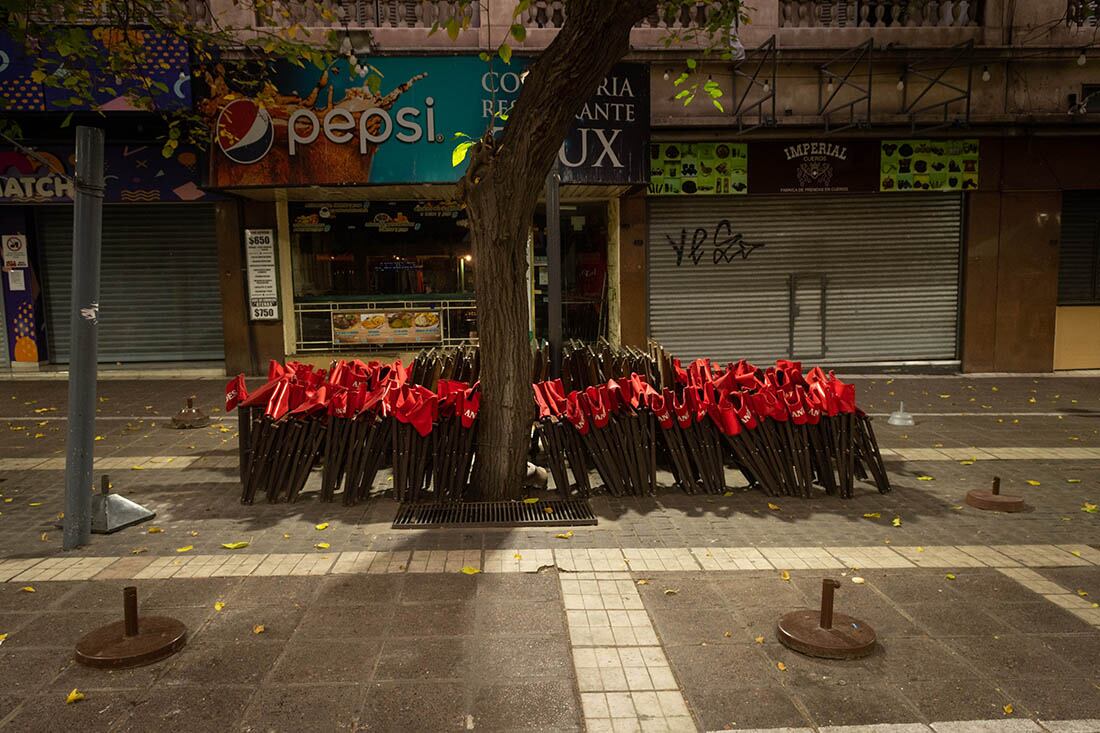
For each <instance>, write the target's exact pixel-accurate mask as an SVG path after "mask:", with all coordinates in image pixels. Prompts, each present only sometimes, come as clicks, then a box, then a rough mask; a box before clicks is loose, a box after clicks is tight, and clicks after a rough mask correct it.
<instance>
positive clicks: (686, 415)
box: [672, 389, 692, 430]
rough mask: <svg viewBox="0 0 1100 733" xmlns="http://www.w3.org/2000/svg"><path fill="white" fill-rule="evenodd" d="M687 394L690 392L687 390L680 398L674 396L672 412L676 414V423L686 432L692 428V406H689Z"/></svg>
mask: <svg viewBox="0 0 1100 733" xmlns="http://www.w3.org/2000/svg"><path fill="white" fill-rule="evenodd" d="M687 393H688V390H686V389H685V390H684V391H683V393H682V396H681V397H680V398H678V397H676V394H675V393H673V395H672V410H673V412H674V413H675V414H676V422H677V423H679V425H680V427H681V428H683V429H684V430H687V429H688V428H690V427H691V422H692V412H691V406H690V405H689V404H688V397H687Z"/></svg>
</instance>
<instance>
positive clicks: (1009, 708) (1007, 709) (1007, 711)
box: [1001, 400, 1035, 715]
mask: <svg viewBox="0 0 1100 733" xmlns="http://www.w3.org/2000/svg"><path fill="white" fill-rule="evenodd" d="M1034 401H1035V400H1032V402H1034ZM1001 709H1002V710H1004V711H1005V715H1012V711H1013V707H1012V703H1009V704H1008V705H1005V706H1004V707H1003V708H1001Z"/></svg>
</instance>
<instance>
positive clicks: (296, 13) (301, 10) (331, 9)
mask: <svg viewBox="0 0 1100 733" xmlns="http://www.w3.org/2000/svg"><path fill="white" fill-rule="evenodd" d="M477 5H478V4H477V3H466V5H465V7H463V6H461V5H460V4H459V3H458V2H456V1H455V0H325V2H322V3H317V2H306V3H302V2H296V1H295V0H282V1H281V2H275V3H272V4H271V6H270V9H268V10H266V12H264V13H257V17H256V23H257V25H260V26H288V25H293V24H298V25H300V26H302V27H303V28H324V27H335V28H342V27H343V26H344V25H345V24H347V26H348V27H349V28H431V27H432V26H433V25H436V24H438V25H440V26H443V25H446V23H447V22H448V21H449V20H451V19H452V18H456V17H460V16H465V17H466V23H465V26H466V27H474V28H476V27H477V26H478V25H480V22H481V16H480V14H479V13H478V8H477Z"/></svg>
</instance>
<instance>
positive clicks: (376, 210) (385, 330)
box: [289, 201, 475, 351]
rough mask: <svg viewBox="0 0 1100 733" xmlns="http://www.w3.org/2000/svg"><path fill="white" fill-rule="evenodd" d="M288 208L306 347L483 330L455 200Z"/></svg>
mask: <svg viewBox="0 0 1100 733" xmlns="http://www.w3.org/2000/svg"><path fill="white" fill-rule="evenodd" d="M289 213H290V222H291V236H292V238H293V242H292V253H293V271H294V300H295V309H296V312H297V320H298V325H299V328H298V334H299V338H298V341H299V343H298V347H299V349H301V350H304V351H309V350H328V349H331V348H347V349H357V348H374V347H389V346H402V345H406V344H419V345H428V344H432V343H444V342H446V343H453V342H456V341H461V340H464V339H467V338H470V337H471V336H472V335H474V329H475V326H474V319H473V290H474V262H473V257H472V255H471V253H470V243H469V230H468V228H467V227H466V226H465V212H464V211H463V210H462V208H461V207H460V206H459V205H458V204H456V203H455V202H448V201H397V202H382V201H361V202H340V203H319V202H307V203H295V204H291V205H290V208H289Z"/></svg>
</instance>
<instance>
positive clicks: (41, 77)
mask: <svg viewBox="0 0 1100 733" xmlns="http://www.w3.org/2000/svg"><path fill="white" fill-rule="evenodd" d="M31 81H33V82H34V83H35V84H41V83H42V82H44V81H46V72H45V71H42V69H35V70H34V71H32V72H31Z"/></svg>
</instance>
